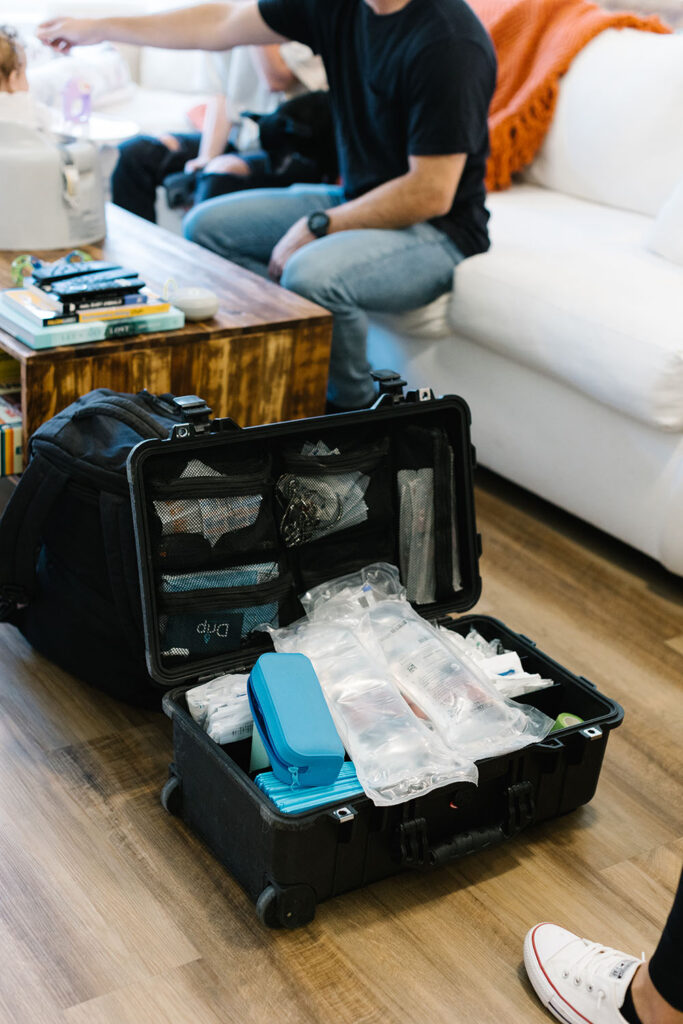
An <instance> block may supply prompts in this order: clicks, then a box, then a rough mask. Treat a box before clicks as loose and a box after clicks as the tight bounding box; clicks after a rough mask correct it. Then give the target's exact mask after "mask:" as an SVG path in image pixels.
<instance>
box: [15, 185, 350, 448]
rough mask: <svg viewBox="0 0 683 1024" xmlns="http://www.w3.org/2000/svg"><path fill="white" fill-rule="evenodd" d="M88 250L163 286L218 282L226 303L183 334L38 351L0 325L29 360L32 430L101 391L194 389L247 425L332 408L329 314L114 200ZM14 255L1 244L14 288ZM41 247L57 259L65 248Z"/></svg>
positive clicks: (28, 429) (27, 409) (26, 383)
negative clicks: (102, 232)
mask: <svg viewBox="0 0 683 1024" xmlns="http://www.w3.org/2000/svg"><path fill="white" fill-rule="evenodd" d="M85 248H86V249H87V250H88V251H89V252H91V253H92V254H93V256H95V257H98V258H99V257H102V258H104V259H107V260H111V261H114V262H116V263H120V264H123V265H125V266H128V267H131V268H133V269H135V270H137V271H139V273H140V276H141V277H143V278H144V280H145V281H146V282H147V283H148V284H149V286H150V287H151V288H152V289H153V290H154V291H156V292H161V290H162V288H163V286H164V283H165V282H166V281H167V280H168V278H171V277H172V278H174V279H175V281H176V283H177V284H178V286H180V285H201V286H204V287H207V288H211V289H212V290H213V291H215V292H216V293H217V295H218V296H219V298H220V309H219V311H218V313H217V315H216V317H215V318H214V319H213V320H210V321H207V322H205V323H189V322H188V323H187V324H186V325H185V327H183V328H181V329H180V330H177V331H169V332H166V333H159V334H142V335H139V336H138V337H130V338H121V339H113V340H110V341H98V342H93V343H90V344H86V345H64V346H61V347H60V348H52V349H42V350H40V351H34V350H33V349H31V348H28V347H27V346H26V345H24V344H22V343H21V342H20V341H17V340H16V338H13V337H11V336H10V335H9V334H6V333H5V332H3V331H1V330H0V349H3V350H4V351H5V352H8V353H9V354H10V355H12V356H13V357H14V358H15V359H18V360H19V362H20V363H21V401H22V408H23V413H24V437H26V438H27V437H30V435H31V434H32V433H33V431H34V430H35V429H36V428H37V427H38V426H40V424H41V423H43V422H44V421H45V420H47V419H49V418H50V417H51V416H54V415H55V413H57V412H59V411H60V410H61V409H63V408H64V407H65V406H67V405H68V404H69V403H70V402H73V401H74V399H76V398H78V396H79V395H83V394H85V393H86V392H87V391H91V390H92V389H93V388H99V387H108V388H112V389H113V390H114V391H128V392H135V391H140V390H141V389H142V388H147V389H148V390H149V391H152V392H155V393H157V394H161V393H164V392H171V393H172V394H175V395H184V394H197V395H200V396H201V397H202V398H203V399H204V400H205V401H206V402H207V403H208V404H209V405H210V406H211V408H212V409H213V413H214V415H215V416H231V417H232V419H234V420H235V421H236V422H237V423H239V424H240V425H241V426H249V425H252V424H255V423H272V422H275V421H277V420H285V419H298V418H300V417H303V416H315V415H318V414H320V413H322V412H323V411H324V407H325V389H326V382H327V371H328V363H329V358H330V340H331V335H332V317H331V315H330V314H329V313H328V312H327V311H326V310H324V309H321V307H320V306H316V305H314V304H313V303H312V302H308V301H307V300H306V299H302V298H301V297H300V296H299V295H295V294H294V293H293V292H288V291H285V289H284V288H280V287H279V286H278V285H276V284H272V283H271V282H270V281H266V280H264V279H262V278H260V277H258V276H257V275H256V274H252V273H250V272H249V271H247V270H242V268H241V267H238V266H236V265H235V264H234V263H229V262H228V261H227V260H224V259H221V257H220V256H216V255H214V254H213V253H211V252H208V250H206V249H202V248H201V246H198V245H195V244H194V243H192V242H187V241H186V240H185V239H184V238H180V237H179V236H177V235H174V234H171V233H170V232H168V231H163V230H162V229H160V228H158V227H157V226H156V225H154V224H150V223H148V222H147V221H144V220H141V219H140V218H139V217H134V216H133V215H132V214H129V213H126V212H125V211H124V210H121V209H119V208H118V207H116V206H111V205H110V206H108V207H107V237H106V239H105V241H104V242H103V243H102V244H101V245H93V246H86V247H85ZM66 251H68V250H64V252H66ZM16 255H18V253H15V252H8V251H7V250H4V251H2V252H0V288H9V287H12V282H11V278H10V264H11V262H12V259H13V258H14V257H15V256H16ZM34 255H37V256H44V257H45V258H46V259H50V260H52V259H56V258H57V257H58V256H60V255H62V252H61V251H59V252H57V251H55V252H50V253H35V254H34Z"/></svg>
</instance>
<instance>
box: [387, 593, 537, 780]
mask: <svg viewBox="0 0 683 1024" xmlns="http://www.w3.org/2000/svg"><path fill="white" fill-rule="evenodd" d="M367 617H368V619H369V621H370V623H371V625H372V629H373V633H374V635H375V637H376V639H377V641H378V643H379V646H380V647H381V649H382V653H383V654H384V657H385V658H386V660H387V663H388V665H389V667H390V669H391V671H392V672H393V674H394V676H395V678H396V680H397V682H398V686H399V689H400V690H401V692H402V693H403V694H404V695H405V696H406V697H408V698H409V699H410V701H411V702H412V703H414V704H416V705H417V706H418V707H419V708H420V709H421V710H422V711H423V712H424V713H425V715H426V716H427V717H428V718H429V720H430V721H431V723H432V725H433V726H434V728H435V729H436V730H437V732H438V733H439V735H440V736H441V737H442V739H443V740H444V742H445V743H446V744H447V746H449V747H451V748H453V749H454V750H458V751H459V752H460V753H462V754H464V755H466V756H468V757H471V758H472V759H473V760H479V759H480V758H482V757H492V756H493V755H495V754H503V753H509V752H510V751H512V750H517V749H519V747H524V746H526V745H527V744H528V743H534V742H536V741H537V740H540V739H543V738H544V737H545V736H547V734H548V733H549V732H550V730H551V728H552V724H553V723H552V720H551V719H550V718H548V716H547V715H544V714H543V713H542V712H541V711H538V710H537V709H536V708H531V707H526V706H524V705H520V704H514V703H513V702H512V701H509V700H505V699H504V698H502V697H501V695H500V694H499V693H498V692H497V690H496V688H495V686H493V684H492V683H490V682H489V680H488V679H487V677H486V675H485V674H484V673H483V672H482V671H481V670H480V669H479V667H478V666H477V664H476V663H475V662H473V661H471V660H470V659H468V658H466V657H464V656H463V655H459V654H458V653H457V652H456V651H455V649H454V648H453V647H451V646H450V645H449V644H447V643H445V642H444V640H443V639H442V637H441V636H440V635H439V633H438V632H437V630H436V629H434V627H433V626H431V625H430V624H429V623H428V622H427V621H426V620H425V619H423V618H421V617H420V616H419V615H418V614H417V612H416V611H414V609H413V608H411V606H410V605H409V604H408V603H407V601H383V602H381V603H379V604H376V605H375V606H374V607H373V608H372V609H371V610H370V611H369V612H368V613H367Z"/></svg>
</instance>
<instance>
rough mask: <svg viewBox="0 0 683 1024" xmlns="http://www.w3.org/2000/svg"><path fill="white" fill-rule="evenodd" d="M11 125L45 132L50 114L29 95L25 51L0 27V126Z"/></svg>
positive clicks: (12, 36)
mask: <svg viewBox="0 0 683 1024" xmlns="http://www.w3.org/2000/svg"><path fill="white" fill-rule="evenodd" d="M8 121H10V122H13V123H15V124H16V123H18V124H24V125H26V126H27V127H28V128H38V129H43V130H46V129H49V126H50V114H49V111H48V109H47V107H45V106H43V104H42V103H38V102H37V101H36V100H34V99H33V97H32V96H31V95H30V93H29V84H28V78H27V77H26V51H25V50H24V48H23V46H22V45H21V43H20V42H19V39H18V36H17V33H16V32H15V31H14V29H12V28H9V27H8V26H7V25H4V26H2V27H0V123H2V122H5V123H6V122H8Z"/></svg>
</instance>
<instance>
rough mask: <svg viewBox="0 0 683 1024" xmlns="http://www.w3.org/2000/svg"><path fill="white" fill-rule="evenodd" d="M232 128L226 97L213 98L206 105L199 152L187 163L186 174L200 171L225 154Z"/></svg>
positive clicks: (217, 96)
mask: <svg viewBox="0 0 683 1024" xmlns="http://www.w3.org/2000/svg"><path fill="white" fill-rule="evenodd" d="M231 128H232V122H231V121H230V118H229V117H228V109H227V103H226V101H225V96H222V95H216V96H212V97H211V99H210V100H209V102H208V103H207V104H206V111H205V113H204V124H203V126H202V135H201V139H200V141H199V152H198V154H197V156H196V157H195V158H194V159H193V160H188V161H187V163H186V164H185V173H186V174H190V173H191V172H192V171H200V170H201V169H202V168H203V167H206V165H207V164H208V163H209V161H211V160H213V158H214V157H216V156H219V155H220V154H221V153H223V151H224V150H225V146H226V143H227V141H228V138H229V136H230V129H231Z"/></svg>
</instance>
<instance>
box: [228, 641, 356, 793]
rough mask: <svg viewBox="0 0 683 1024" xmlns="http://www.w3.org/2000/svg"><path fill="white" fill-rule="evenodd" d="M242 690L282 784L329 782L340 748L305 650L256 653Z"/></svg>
mask: <svg viewBox="0 0 683 1024" xmlns="http://www.w3.org/2000/svg"><path fill="white" fill-rule="evenodd" d="M247 693H248V695H249V705H250V707H251V713H252V715H253V717H254V722H255V724H256V728H257V729H258V731H259V734H260V736H261V739H262V740H263V745H264V747H265V748H266V750H267V751H268V756H269V757H270V764H271V767H272V769H273V773H274V774H275V776H276V778H278V779H279V780H280V782H283V783H284V784H285V785H288V786H305V787H309V786H330V785H332V783H333V782H334V781H335V779H336V778H337V776H338V775H339V772H340V770H341V767H342V764H343V763H344V747H343V745H342V742H341V740H340V739H339V734H338V733H337V730H336V728H335V726H334V722H333V721H332V716H331V715H330V711H329V708H328V707H327V703H326V702H325V698H324V696H323V692H322V690H321V689H320V683H319V681H318V677H317V675H316V674H315V669H314V668H313V665H312V664H311V662H310V660H309V659H308V658H307V657H306V655H305V654H262V655H261V657H260V658H259V659H258V661H257V662H256V664H255V665H254V667H253V669H252V670H251V675H250V676H249V683H248V686H247Z"/></svg>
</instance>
